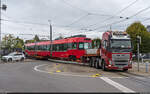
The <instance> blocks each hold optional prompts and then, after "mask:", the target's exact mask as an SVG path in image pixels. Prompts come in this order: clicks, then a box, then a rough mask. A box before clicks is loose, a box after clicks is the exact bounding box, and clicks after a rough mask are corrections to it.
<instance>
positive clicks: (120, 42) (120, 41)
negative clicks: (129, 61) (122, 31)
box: [110, 39, 131, 49]
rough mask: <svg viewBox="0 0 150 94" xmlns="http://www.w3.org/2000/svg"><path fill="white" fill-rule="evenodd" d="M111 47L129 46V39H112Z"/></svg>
mask: <svg viewBox="0 0 150 94" xmlns="http://www.w3.org/2000/svg"><path fill="white" fill-rule="evenodd" d="M110 47H111V48H128V49H130V48H131V41H130V40H129V39H112V40H111V41H110Z"/></svg>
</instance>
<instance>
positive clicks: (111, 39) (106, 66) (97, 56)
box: [81, 31, 132, 71]
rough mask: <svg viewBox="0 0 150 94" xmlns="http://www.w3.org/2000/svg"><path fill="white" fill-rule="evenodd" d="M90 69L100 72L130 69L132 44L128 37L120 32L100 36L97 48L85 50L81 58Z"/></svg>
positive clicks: (109, 32) (108, 32)
mask: <svg viewBox="0 0 150 94" xmlns="http://www.w3.org/2000/svg"><path fill="white" fill-rule="evenodd" d="M81 60H82V62H84V63H85V62H88V63H89V66H90V67H95V68H97V69H99V68H102V70H104V71H106V70H118V69H121V70H123V71H127V70H128V69H130V68H132V44H131V39H130V36H129V35H128V34H127V33H126V32H122V31H107V32H104V33H103V35H102V40H101V44H100V45H99V47H98V48H94V49H86V53H85V55H84V56H82V57H81Z"/></svg>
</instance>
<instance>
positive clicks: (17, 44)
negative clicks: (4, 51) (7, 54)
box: [14, 37, 24, 49]
mask: <svg viewBox="0 0 150 94" xmlns="http://www.w3.org/2000/svg"><path fill="white" fill-rule="evenodd" d="M14 42H15V43H14V48H21V49H24V41H23V40H22V39H20V38H19V37H17V38H15V39H14Z"/></svg>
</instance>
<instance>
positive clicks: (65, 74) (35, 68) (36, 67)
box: [34, 64, 128, 79]
mask: <svg viewBox="0 0 150 94" xmlns="http://www.w3.org/2000/svg"><path fill="white" fill-rule="evenodd" d="M46 65H47V66H48V64H42V65H37V66H35V67H34V70H35V71H38V72H43V73H49V74H57V75H63V76H76V77H88V78H92V77H94V78H103V77H104V76H101V77H98V76H96V75H98V74H96V75H94V76H93V75H92V76H91V75H76V74H70V73H69V74H68V73H64V72H61V73H60V72H57V73H55V72H54V71H46V70H45V71H44V70H40V69H38V68H39V67H42V66H46ZM99 76H100V75H99ZM107 78H119V79H120V78H128V77H107Z"/></svg>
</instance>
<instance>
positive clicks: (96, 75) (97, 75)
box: [90, 74, 100, 77]
mask: <svg viewBox="0 0 150 94" xmlns="http://www.w3.org/2000/svg"><path fill="white" fill-rule="evenodd" d="M99 76H100V74H95V75H92V76H90V77H99Z"/></svg>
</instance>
